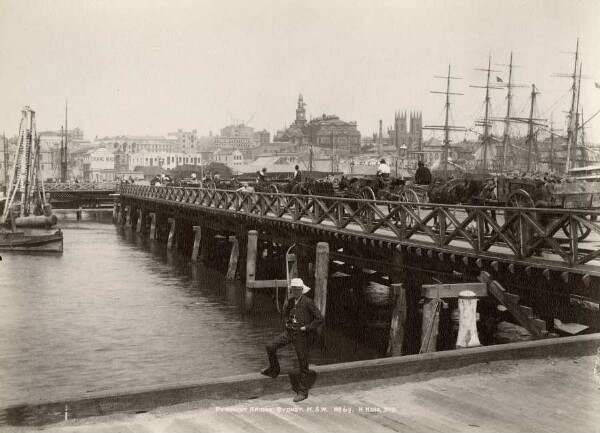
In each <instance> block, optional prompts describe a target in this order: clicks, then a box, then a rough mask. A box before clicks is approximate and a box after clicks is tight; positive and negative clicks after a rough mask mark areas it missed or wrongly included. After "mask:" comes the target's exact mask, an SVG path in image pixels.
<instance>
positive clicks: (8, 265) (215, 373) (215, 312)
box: [0, 212, 377, 407]
mask: <svg viewBox="0 0 600 433" xmlns="http://www.w3.org/2000/svg"><path fill="white" fill-rule="evenodd" d="M106 214H107V215H108V218H107V220H108V221H105V220H104V219H102V218H104V216H103V217H102V218H100V219H101V220H102V221H104V222H98V219H94V218H88V217H87V216H86V215H87V214H86V213H85V212H84V216H83V218H82V220H81V221H74V219H75V218H70V219H69V218H67V217H70V214H69V215H66V216H64V215H63V217H62V218H61V227H62V229H63V232H64V244H65V248H64V253H63V255H62V256H60V255H59V256H52V255H51V256H48V255H42V256H37V255H30V254H3V258H4V260H3V261H2V262H0V407H4V406H7V405H8V404H14V403H16V402H20V401H28V402H31V401H39V400H54V399H59V398H68V397H73V396H80V395H85V394H86V393H93V392H97V391H104V390H110V391H114V392H124V391H127V390H128V389H130V388H131V387H140V386H146V387H147V386H151V387H159V386H163V385H169V386H171V385H173V384H177V383H190V382H197V381H199V380H203V379H211V378H215V377H220V376H228V375H234V374H243V373H250V372H255V371H258V370H259V369H260V368H261V367H264V366H265V363H266V355H265V352H264V346H265V343H266V342H267V341H268V340H269V339H271V338H272V337H273V336H275V335H276V334H277V333H279V332H280V330H281V328H280V326H281V325H280V321H279V318H278V316H277V314H276V313H274V312H271V313H269V314H259V315H245V314H244V311H243V287H241V285H240V284H239V283H235V282H226V281H224V278H223V276H222V275H221V274H219V273H218V272H216V271H215V270H213V269H210V268H207V267H206V266H204V265H203V264H201V263H193V262H191V259H190V258H189V257H187V256H182V255H181V254H179V253H177V252H174V251H173V252H171V251H167V250H166V247H165V246H164V244H159V243H158V242H157V241H154V240H149V239H147V238H146V237H143V236H141V235H140V234H138V233H135V232H134V231H132V230H131V229H124V228H122V227H117V226H114V225H112V224H110V223H109V221H110V220H111V218H112V214H110V213H106ZM325 335H326V337H325V347H324V348H323V349H318V348H317V349H315V350H313V352H312V356H311V362H313V363H317V364H323V363H330V362H340V361H348V360H357V359H366V358H372V357H376V356H377V354H376V353H374V351H373V350H372V349H369V348H367V347H365V346H364V345H361V344H359V343H357V342H356V341H354V340H353V339H352V338H350V337H349V336H348V335H349V334H348V332H346V331H345V330H344V329H334V330H332V329H328V330H327V332H326V333H325ZM224 360H226V362H224ZM281 362H282V364H283V366H284V367H291V366H292V365H293V364H294V363H295V355H294V353H293V349H292V348H288V349H287V350H283V351H282V352H281Z"/></svg>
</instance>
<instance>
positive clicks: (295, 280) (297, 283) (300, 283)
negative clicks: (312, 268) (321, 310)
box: [290, 278, 310, 294]
mask: <svg viewBox="0 0 600 433" xmlns="http://www.w3.org/2000/svg"><path fill="white" fill-rule="evenodd" d="M290 287H302V294H306V293H308V292H310V287H308V286H305V285H304V281H302V279H301V278H292V281H290Z"/></svg>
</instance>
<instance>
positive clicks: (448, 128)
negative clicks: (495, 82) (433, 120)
mask: <svg viewBox="0 0 600 433" xmlns="http://www.w3.org/2000/svg"><path fill="white" fill-rule="evenodd" d="M450 71H451V65H450V64H448V75H446V76H445V77H442V76H437V75H436V76H435V78H442V79H444V80H446V91H445V92H436V91H431V93H438V94H441V95H446V106H445V111H446V113H445V121H444V126H443V127H442V126H437V125H429V126H423V129H434V130H443V131H444V150H443V153H442V167H443V169H442V170H443V177H444V179H447V178H448V157H449V154H450V131H464V128H462V127H458V126H450V124H449V120H450V95H462V93H452V92H450V80H461V79H462V78H461V77H453V76H452V75H451V73H450ZM396 135H397V134H396Z"/></svg>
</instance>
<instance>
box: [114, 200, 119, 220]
mask: <svg viewBox="0 0 600 433" xmlns="http://www.w3.org/2000/svg"><path fill="white" fill-rule="evenodd" d="M118 206H119V204H118V203H115V204H114V205H113V214H112V220H113V222H114V221H116V220H117V214H118Z"/></svg>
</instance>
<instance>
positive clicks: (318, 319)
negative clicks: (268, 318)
mask: <svg viewBox="0 0 600 433" xmlns="http://www.w3.org/2000/svg"><path fill="white" fill-rule="evenodd" d="M309 291H310V287H307V286H305V285H304V282H303V281H302V280H301V279H300V278H293V279H292V281H290V294H291V297H290V298H289V299H288V300H287V301H285V304H283V311H282V315H283V318H284V320H285V330H284V331H283V333H282V334H279V335H278V336H277V337H275V338H274V339H273V340H271V341H270V342H269V343H268V344H267V354H268V355H269V367H268V368H265V369H263V370H262V371H261V374H264V375H265V376H269V377H272V378H273V379H275V378H276V377H277V376H278V375H279V372H280V370H281V368H280V367H279V360H278V359H277V349H279V348H281V347H284V346H286V345H288V344H290V343H292V344H293V345H294V349H296V355H297V356H298V365H299V370H300V374H299V375H298V393H297V394H296V397H294V401H295V402H299V401H302V400H305V399H306V398H307V397H308V376H309V370H308V349H309V346H310V341H311V333H314V332H316V331H317V328H318V327H319V325H320V324H321V323H322V322H323V316H322V315H321V312H320V311H319V309H318V308H317V306H316V305H315V303H314V302H313V300H312V299H310V298H308V297H306V296H304V295H306V294H307V293H308V292H309Z"/></svg>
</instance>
